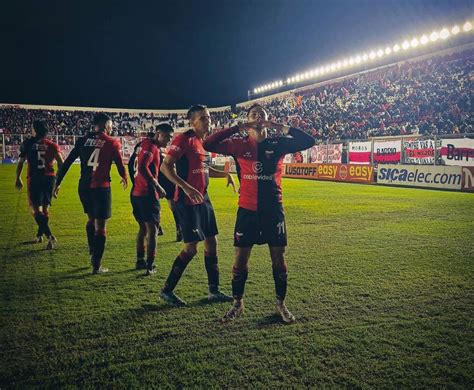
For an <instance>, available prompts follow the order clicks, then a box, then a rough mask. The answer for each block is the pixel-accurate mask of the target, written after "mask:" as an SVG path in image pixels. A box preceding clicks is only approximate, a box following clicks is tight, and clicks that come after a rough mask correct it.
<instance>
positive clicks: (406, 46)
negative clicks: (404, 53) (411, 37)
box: [402, 41, 410, 50]
mask: <svg viewBox="0 0 474 390" xmlns="http://www.w3.org/2000/svg"><path fill="white" fill-rule="evenodd" d="M409 47H410V42H408V41H403V43H402V49H403V50H407V49H408V48H409Z"/></svg>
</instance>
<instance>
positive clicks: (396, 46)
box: [393, 43, 400, 53]
mask: <svg viewBox="0 0 474 390" xmlns="http://www.w3.org/2000/svg"><path fill="white" fill-rule="evenodd" d="M399 50H400V45H399V44H398V43H397V44H396V45H395V46H394V47H393V51H394V52H395V53H396V52H397V51H399Z"/></svg>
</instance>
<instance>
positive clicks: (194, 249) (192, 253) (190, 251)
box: [184, 244, 197, 258]
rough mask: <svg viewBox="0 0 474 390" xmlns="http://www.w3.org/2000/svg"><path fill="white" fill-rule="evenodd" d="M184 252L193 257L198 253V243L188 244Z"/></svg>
mask: <svg viewBox="0 0 474 390" xmlns="http://www.w3.org/2000/svg"><path fill="white" fill-rule="evenodd" d="M184 252H186V254H187V255H188V256H190V257H191V258H193V257H194V256H196V254H197V245H195V244H188V245H186V247H185V248H184Z"/></svg>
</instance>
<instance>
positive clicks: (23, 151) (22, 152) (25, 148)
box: [19, 139, 29, 158]
mask: <svg viewBox="0 0 474 390" xmlns="http://www.w3.org/2000/svg"><path fill="white" fill-rule="evenodd" d="M28 141H29V140H28V139H27V140H24V141H23V142H22V143H21V145H20V156H19V157H20V158H25V157H26V154H27V153H28Z"/></svg>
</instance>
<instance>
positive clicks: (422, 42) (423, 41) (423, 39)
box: [420, 35, 430, 45]
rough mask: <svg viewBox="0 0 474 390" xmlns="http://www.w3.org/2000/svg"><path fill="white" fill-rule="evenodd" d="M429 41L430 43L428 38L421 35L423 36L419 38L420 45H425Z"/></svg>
mask: <svg viewBox="0 0 474 390" xmlns="http://www.w3.org/2000/svg"><path fill="white" fill-rule="evenodd" d="M429 41H430V39H429V38H428V36H427V35H423V36H422V37H421V38H420V43H421V44H422V45H426V44H427V43H428V42H429Z"/></svg>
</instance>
